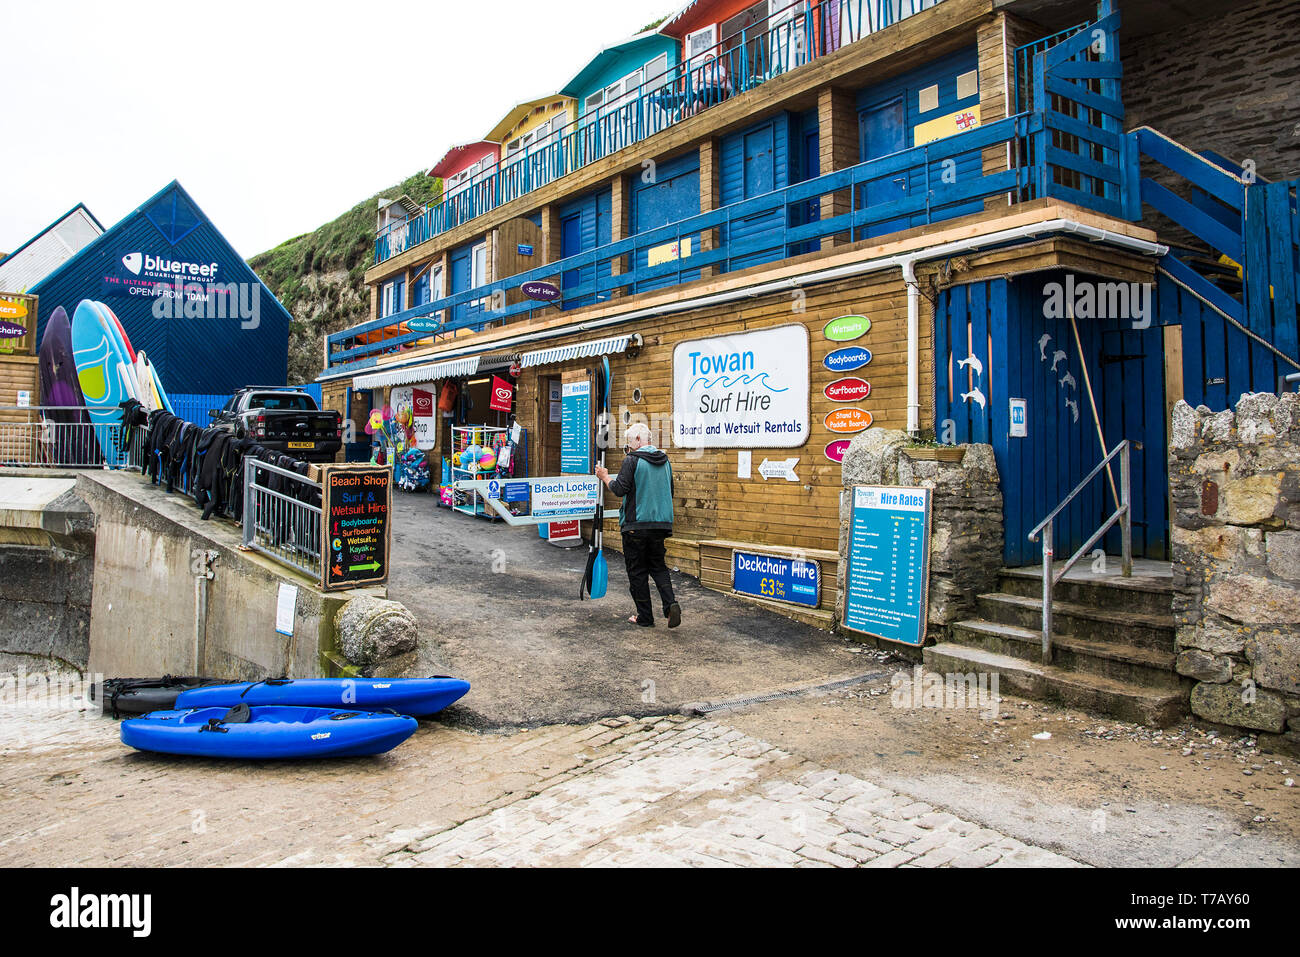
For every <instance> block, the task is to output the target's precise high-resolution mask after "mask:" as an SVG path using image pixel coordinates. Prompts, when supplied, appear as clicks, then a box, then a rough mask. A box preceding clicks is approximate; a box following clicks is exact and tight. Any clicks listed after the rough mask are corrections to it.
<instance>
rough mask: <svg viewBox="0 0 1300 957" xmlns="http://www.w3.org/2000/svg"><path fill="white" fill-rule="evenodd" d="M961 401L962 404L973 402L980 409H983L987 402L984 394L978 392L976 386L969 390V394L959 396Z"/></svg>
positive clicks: (964, 393)
mask: <svg viewBox="0 0 1300 957" xmlns="http://www.w3.org/2000/svg"><path fill="white" fill-rule="evenodd" d="M961 400H962V401H963V402H974V403H975V404H976V405H978V406H979V407H980V408H981V409H983V408H984V407H985V404H986V403H987V401H988V400H986V399H985V398H984V393H983V392H981V391H980V387H979V386H976V387H975V388H973V389H971V390H970V391H969V392H963V393H962V395H961Z"/></svg>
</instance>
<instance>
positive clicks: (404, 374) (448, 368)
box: [352, 356, 482, 389]
mask: <svg viewBox="0 0 1300 957" xmlns="http://www.w3.org/2000/svg"><path fill="white" fill-rule="evenodd" d="M481 359H482V356H466V357H465V358H463V359H448V360H447V361H445V362H430V363H427V364H425V365H418V366H403V367H402V368H400V369H391V370H388V371H386V372H370V373H367V374H366V375H359V376H357V377H356V378H355V379H354V380H353V383H352V384H353V388H357V389H379V388H382V387H383V386H388V385H410V384H411V383H413V382H435V381H437V380H438V379H448V378H451V377H453V376H463V375H473V374H474V373H475V372H478V368H479V361H480V360H481Z"/></svg>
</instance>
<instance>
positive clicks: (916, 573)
mask: <svg viewBox="0 0 1300 957" xmlns="http://www.w3.org/2000/svg"><path fill="white" fill-rule="evenodd" d="M929 578H930V490H929V489H926V488H893V487H889V486H880V485H858V486H854V488H853V517H852V522H851V524H850V526H849V567H848V572H847V574H846V575H845V579H844V626H845V627H846V628H851V629H853V630H854V631H861V632H864V633H865V634H868V635H873V636H875V637H877V638H884V639H885V640H887V641H897V642H899V643H901V644H904V645H915V646H919V645H920V644H921V643H922V642H923V641H924V640H925V626H926V591H927V589H928V587H929Z"/></svg>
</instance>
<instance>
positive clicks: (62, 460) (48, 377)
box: [36, 306, 100, 465]
mask: <svg viewBox="0 0 1300 957" xmlns="http://www.w3.org/2000/svg"><path fill="white" fill-rule="evenodd" d="M36 362H37V366H38V369H39V372H40V380H41V405H44V406H62V407H63V408H52V409H49V410H48V411H46V412H45V413H44V415H45V417H46V418H47V419H49V420H50V421H51V422H55V423H57V424H59V425H63V426H70V428H61V429H57V430H56V431H55V448H54V450H53V451H54V456H55V459H54V462H53V463H52V464H56V465H96V464H98V463H99V461H100V454H99V443H98V442H97V441H95V434H94V432H92V431H91V429H90V428H89V426H90V419H89V418H88V417H87V416H86V413H85V410H84V409H82V408H81V406H84V405H85V404H86V400H85V399H84V398H83V397H82V395H81V385H80V383H78V382H77V364H76V362H75V361H74V360H73V357H72V323H71V322H70V321H69V320H68V313H67V312H66V311H65V310H64V308H63V307H62V306H57V307H56V308H55V310H54V312H53V313H51V314H50V318H49V319H48V320H47V321H46V323H45V331H44V332H43V333H42V334H41V348H40V351H39V352H38V353H37V359H36Z"/></svg>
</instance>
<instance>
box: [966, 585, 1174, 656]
mask: <svg viewBox="0 0 1300 957" xmlns="http://www.w3.org/2000/svg"><path fill="white" fill-rule="evenodd" d="M975 605H976V608H978V610H979V613H980V616H981V617H983V618H986V619H988V620H989V621H999V622H1002V623H1003V624H1006V625H1016V626H1018V627H1020V628H1027V629H1029V630H1030V631H1033V632H1041V631H1042V628H1043V601H1042V599H1041V598H1039V597H1033V598H1030V597H1028V596H1025V595H1006V594H1002V593H998V592H991V593H989V594H987V595H980V596H978V597H977V598H976V600H975ZM1052 634H1053V635H1072V636H1074V637H1076V638H1086V639H1087V640H1089V641H1098V642H1110V643H1118V644H1124V645H1137V646H1138V647H1139V648H1150V649H1154V650H1156V651H1162V652H1168V653H1169V656H1170V658H1171V659H1172V658H1173V652H1174V619H1173V616H1172V615H1152V614H1147V613H1144V612H1138V611H1118V610H1115V609H1113V608H1107V607H1099V606H1097V605H1093V604H1087V605H1084V604H1076V603H1075V602H1068V601H1059V600H1055V599H1054V600H1053V601H1052Z"/></svg>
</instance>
